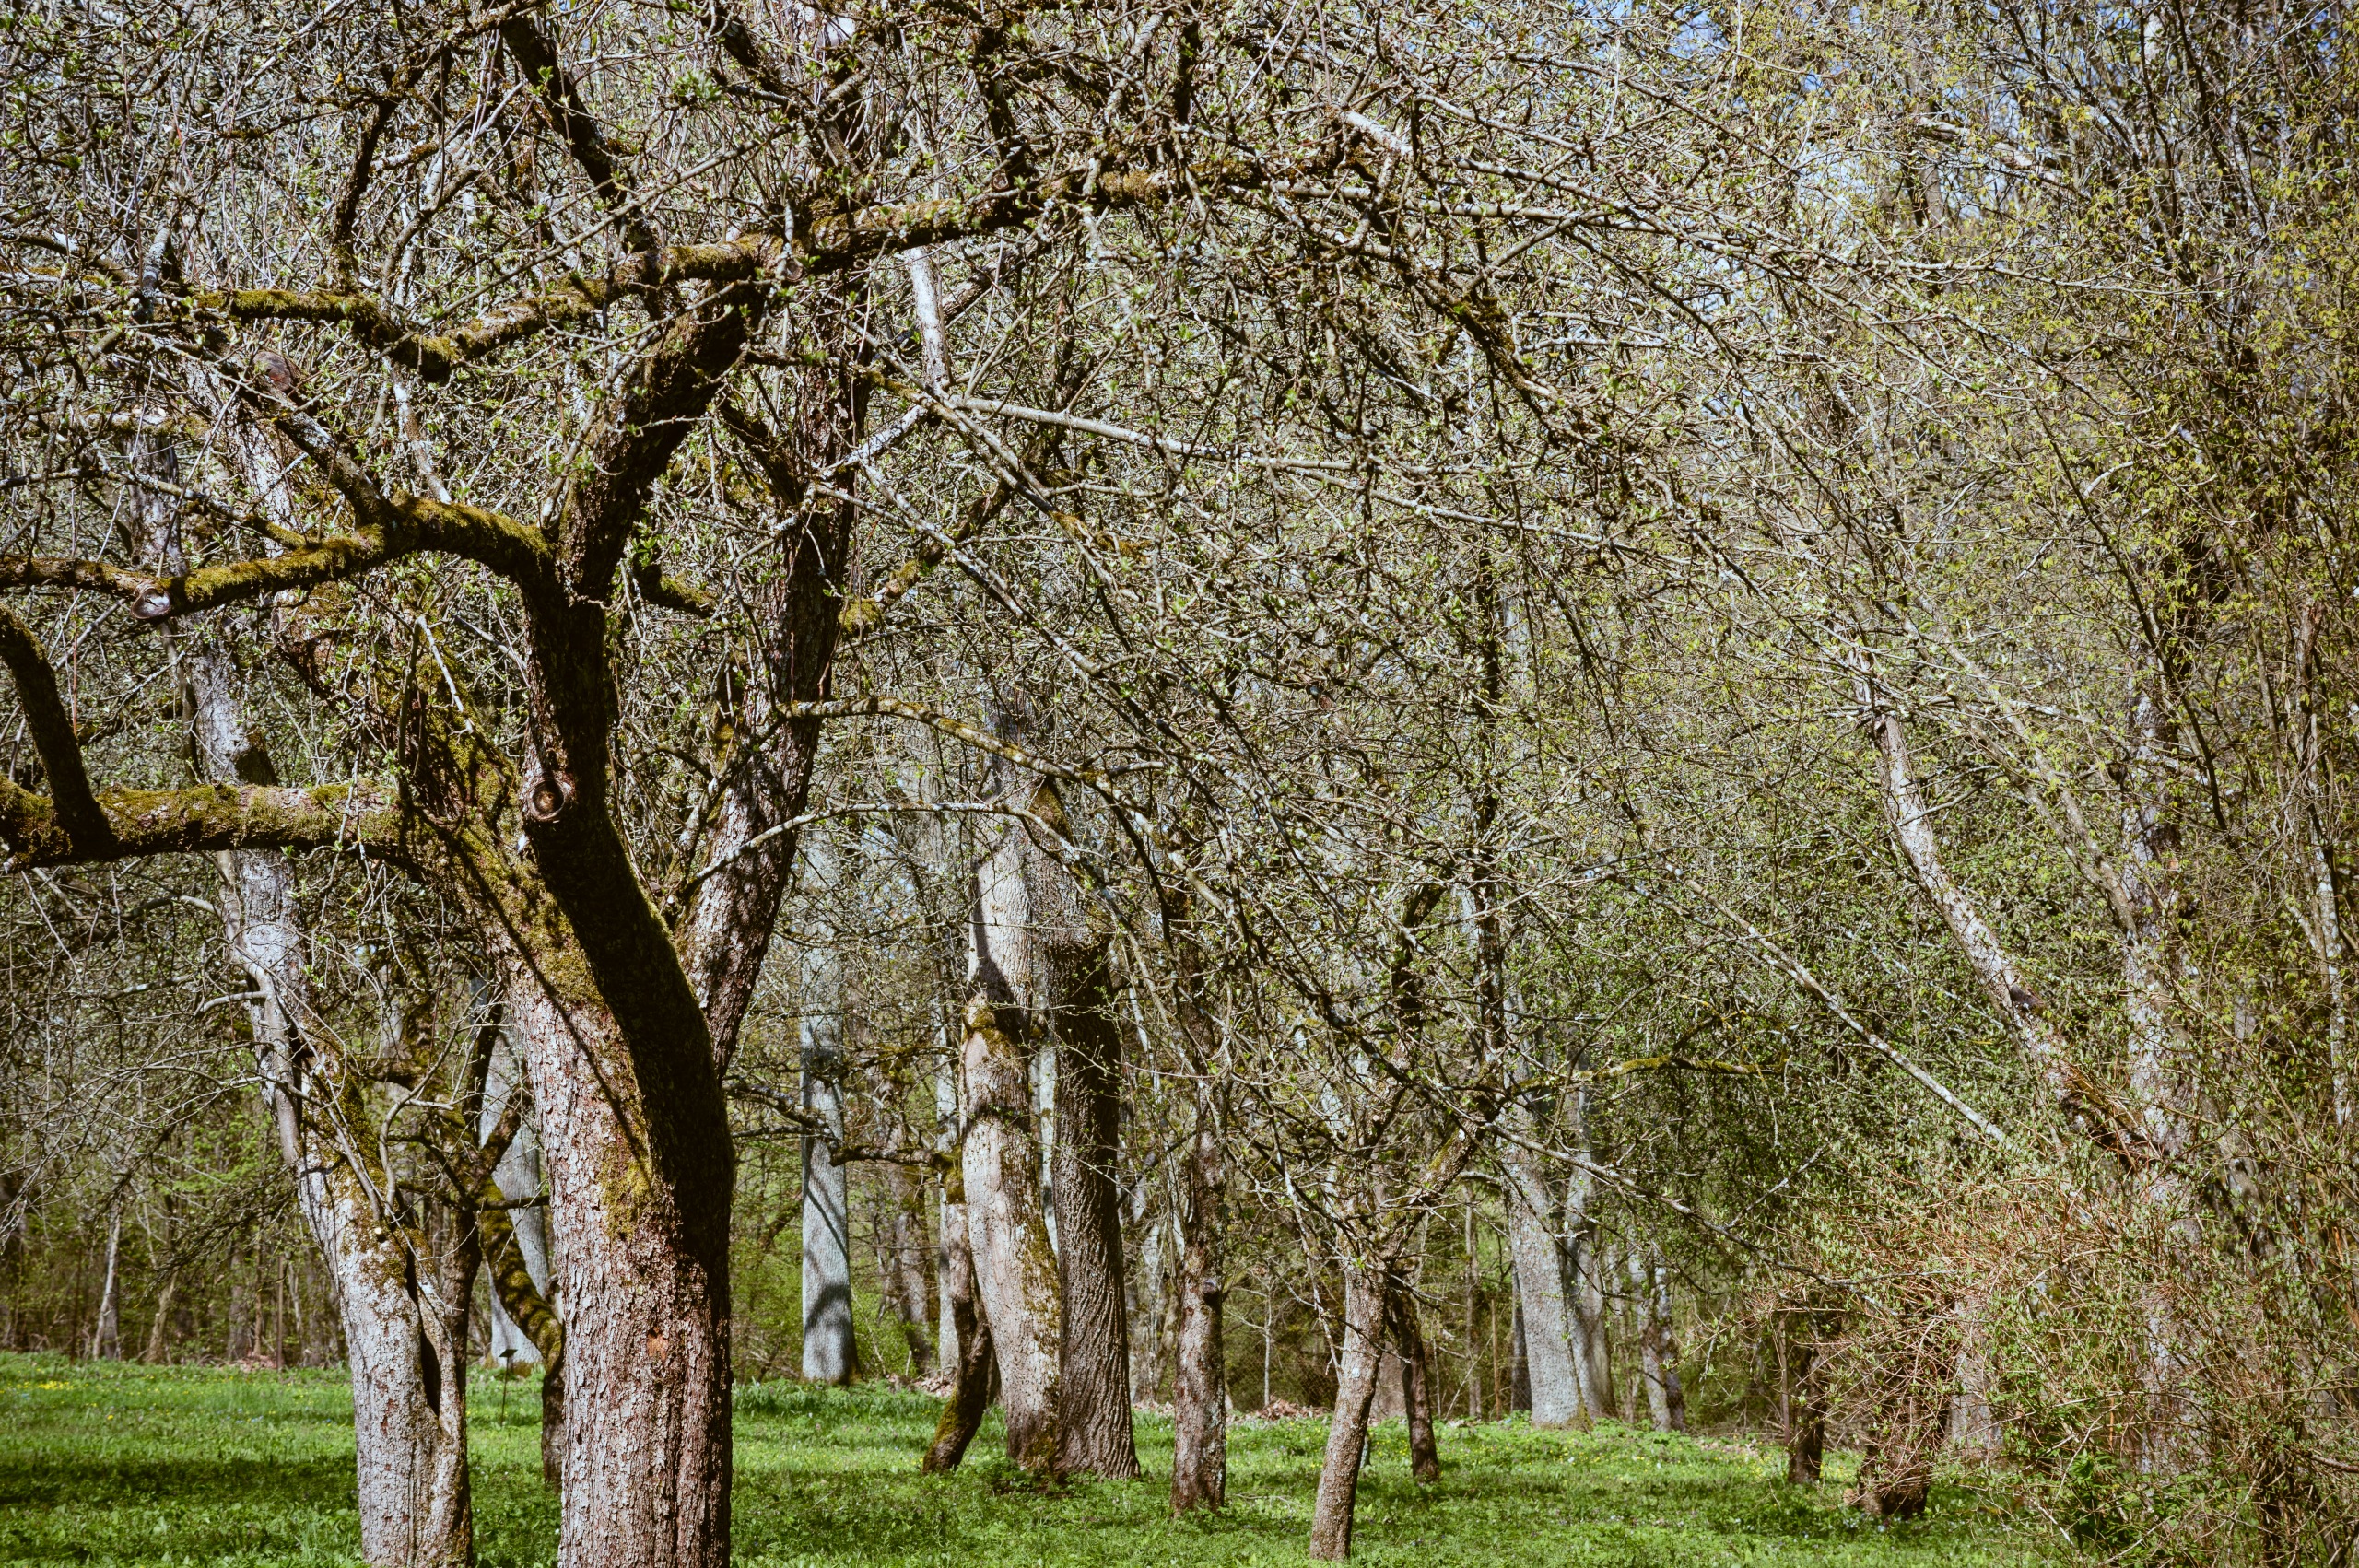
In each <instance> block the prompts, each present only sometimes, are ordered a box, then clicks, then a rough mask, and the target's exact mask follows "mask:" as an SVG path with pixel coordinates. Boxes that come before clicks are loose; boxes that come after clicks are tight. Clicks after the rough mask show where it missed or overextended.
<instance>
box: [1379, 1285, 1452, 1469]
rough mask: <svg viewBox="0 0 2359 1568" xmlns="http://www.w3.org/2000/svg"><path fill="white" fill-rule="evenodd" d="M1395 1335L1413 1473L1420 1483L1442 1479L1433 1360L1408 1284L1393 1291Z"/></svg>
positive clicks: (1392, 1306) (1392, 1323)
mask: <svg viewBox="0 0 2359 1568" xmlns="http://www.w3.org/2000/svg"><path fill="white" fill-rule="evenodd" d="M1391 1335H1392V1344H1393V1348H1394V1349H1395V1350H1397V1351H1398V1352H1400V1356H1401V1409H1402V1413H1403V1415H1404V1416H1406V1418H1407V1420H1408V1423H1409V1473H1410V1475H1411V1476H1412V1477H1413V1478H1414V1479H1415V1480H1416V1481H1417V1482H1418V1483H1419V1484H1420V1485H1425V1486H1430V1485H1432V1484H1433V1483H1434V1482H1435V1481H1438V1480H1441V1454H1440V1452H1439V1451H1438V1449H1437V1448H1436V1447H1435V1446H1434V1379H1433V1361H1432V1357H1431V1355H1430V1354H1429V1353H1428V1352H1427V1351H1426V1336H1425V1334H1424V1332H1423V1330H1421V1329H1420V1328H1418V1326H1417V1298H1416V1296H1415V1295H1414V1293H1411V1291H1410V1290H1409V1288H1408V1286H1407V1285H1406V1284H1400V1285H1396V1286H1395V1287H1394V1289H1393V1292H1392V1303H1391Z"/></svg>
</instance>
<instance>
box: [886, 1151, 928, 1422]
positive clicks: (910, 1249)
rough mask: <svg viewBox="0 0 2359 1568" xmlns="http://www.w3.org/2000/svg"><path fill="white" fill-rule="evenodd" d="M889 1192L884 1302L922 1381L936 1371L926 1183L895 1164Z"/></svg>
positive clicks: (890, 1167) (890, 1171)
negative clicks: (928, 1319) (930, 1319)
mask: <svg viewBox="0 0 2359 1568" xmlns="http://www.w3.org/2000/svg"><path fill="white" fill-rule="evenodd" d="M886 1172H887V1173H888V1175H887V1180H888V1181H889V1183H890V1188H891V1190H890V1191H889V1193H888V1194H887V1202H888V1203H889V1205H890V1207H889V1209H888V1211H886V1234H885V1238H884V1239H885V1246H884V1256H883V1258H881V1259H880V1261H881V1262H882V1263H883V1265H884V1267H883V1270H882V1272H883V1274H884V1276H885V1278H884V1281H883V1283H884V1286H885V1299H886V1302H887V1303H889V1304H890V1305H891V1306H892V1308H893V1316H895V1317H897V1318H898V1319H899V1320H900V1324H901V1338H902V1339H903V1340H905V1341H906V1342H907V1343H908V1345H909V1347H910V1372H911V1373H913V1374H915V1375H918V1376H920V1377H922V1376H924V1375H926V1374H927V1373H930V1372H932V1371H933V1334H932V1332H931V1331H930V1330H929V1329H928V1328H927V1327H926V1317H927V1316H928V1314H930V1313H931V1312H932V1311H933V1285H932V1283H931V1281H928V1280H927V1278H926V1272H927V1270H926V1254H927V1252H928V1251H929V1250H931V1247H930V1242H929V1238H928V1237H927V1235H926V1229H927V1227H926V1219H925V1211H926V1198H927V1195H926V1184H925V1182H924V1180H923V1179H922V1178H921V1176H919V1175H918V1173H917V1170H916V1169H915V1167H913V1166H910V1165H907V1164H900V1163H899V1162H898V1161H896V1162H894V1163H893V1164H888V1165H887V1166H886Z"/></svg>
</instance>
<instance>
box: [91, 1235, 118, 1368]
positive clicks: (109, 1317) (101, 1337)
mask: <svg viewBox="0 0 2359 1568" xmlns="http://www.w3.org/2000/svg"><path fill="white" fill-rule="evenodd" d="M122 1259H123V1205H122V1204H121V1203H116V1204H115V1205H113V1207H111V1209H109V1210H108V1211H107V1271H106V1283H105V1284H104V1285H103V1286H101V1287H100V1292H99V1322H98V1327H97V1328H96V1329H94V1330H93V1331H92V1333H91V1335H90V1354H91V1355H92V1356H94V1357H96V1358H98V1359H99V1360H101V1361H120V1360H122V1359H123V1303H122V1301H121V1299H120V1298H121V1289H122V1286H121V1281H122V1276H123V1269H122Z"/></svg>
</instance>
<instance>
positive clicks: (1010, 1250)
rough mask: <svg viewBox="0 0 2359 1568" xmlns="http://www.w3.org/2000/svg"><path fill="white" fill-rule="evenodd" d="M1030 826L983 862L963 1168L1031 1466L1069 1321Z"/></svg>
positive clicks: (1004, 1375)
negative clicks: (1041, 1079) (1035, 1075)
mask: <svg viewBox="0 0 2359 1568" xmlns="http://www.w3.org/2000/svg"><path fill="white" fill-rule="evenodd" d="M1000 721H1001V726H1002V728H1003V730H1008V731H1016V732H1020V731H1017V726H1016V724H1015V721H1014V718H1013V716H1012V715H1010V714H1005V713H1003V715H1002V716H1001V720H1000ZM1001 775H1002V782H1003V783H1004V784H1006V785H1007V787H1008V789H1007V792H1008V793H1011V794H1013V793H1015V792H1016V791H1017V790H1020V789H1021V787H1022V784H1023V783H1024V781H1025V779H1026V778H1027V777H1028V776H1022V775H1017V774H1015V773H1014V772H1013V771H1012V770H1010V769H1007V768H1003V769H1002V770H1001ZM1032 783H1033V793H1032V797H1031V800H1030V802H1029V803H1030V804H1032V805H1034V806H1036V807H1039V806H1042V805H1046V806H1047V809H1049V810H1050V811H1053V810H1054V809H1055V807H1054V803H1053V801H1052V800H1046V801H1044V799H1043V797H1045V796H1047V794H1048V791H1047V790H1045V789H1044V788H1042V787H1040V786H1039V783H1038V781H1037V780H1032ZM1030 832H1031V828H1030V827H1029V825H1027V824H1023V823H1018V822H1006V823H1003V824H1002V825H999V827H998V828H997V831H996V835H995V837H992V840H991V842H990V845H989V847H988V850H987V852H986V853H985V855H984V856H983V858H982V860H981V862H980V864H979V865H978V866H977V868H976V872H975V885H974V895H973V900H972V908H973V916H972V921H971V924H972V930H973V932H974V942H973V947H972V951H971V952H970V954H969V968H968V1002H967V1017H966V1024H967V1033H966V1040H965V1044H964V1047H963V1049H962V1052H961V1065H962V1067H963V1069H964V1072H965V1083H964V1092H963V1093H962V1094H960V1096H959V1098H960V1100H961V1102H962V1103H963V1104H964V1106H965V1107H966V1115H967V1129H966V1138H965V1141H964V1156H963V1160H962V1162H961V1163H962V1165H963V1171H964V1178H965V1186H966V1204H967V1238H968V1247H969V1248H970V1250H971V1251H972V1253H973V1255H974V1263H975V1286H976V1295H977V1298H978V1299H979V1300H980V1303H981V1305H982V1316H983V1318H984V1320H985V1321H987V1322H988V1323H989V1324H990V1325H991V1334H992V1345H993V1347H994V1349H995V1351H996V1353H997V1357H998V1363H999V1382H1000V1398H1001V1400H1002V1402H1003V1406H1004V1409H1005V1410H1006V1415H1007V1452H1008V1457H1010V1458H1012V1459H1014V1460H1015V1462H1016V1463H1017V1464H1019V1465H1022V1466H1023V1467H1024V1468H1026V1469H1035V1470H1048V1469H1051V1468H1052V1467H1053V1466H1054V1464H1055V1461H1056V1455H1057V1416H1058V1411H1059V1409H1060V1407H1061V1404H1062V1400H1061V1398H1060V1396H1059V1388H1058V1380H1059V1375H1060V1358H1059V1349H1060V1345H1061V1342H1062V1338H1063V1334H1064V1328H1063V1322H1062V1318H1063V1311H1062V1301H1061V1300H1060V1296H1059V1289H1060V1285H1059V1281H1058V1277H1057V1259H1056V1255H1055V1252H1054V1251H1053V1249H1052V1248H1051V1246H1050V1241H1049V1227H1048V1216H1047V1211H1046V1206H1045V1204H1044V1203H1043V1202H1042V1200H1041V1192H1040V1170H1041V1162H1040V1146H1039V1121H1038V1119H1037V1117H1035V1115H1034V1110H1033V1105H1032V1071H1031V1068H1032V1061H1031V1058H1032V1052H1033V1050H1034V1048H1035V1047H1036V1045H1037V1043H1038V1041H1039V1036H1040V1033H1041V1029H1040V1024H1041V1023H1042V1022H1044V1021H1045V1019H1046V1016H1047V1014H1048V1011H1049V1009H1048V1007H1047V1006H1046V1005H1045V1003H1046V1000H1047V994H1048V988H1049V977H1048V975H1046V974H1045V973H1043V968H1044V965H1042V963H1041V962H1040V958H1041V954H1040V953H1039V946H1040V943H1039V941H1038V938H1037V936H1036V933H1035V929H1034V928H1035V923H1036V917H1035V909H1036V905H1037V904H1038V903H1039V901H1040V895H1041V894H1042V892H1043V891H1044V888H1043V886H1042V883H1043V881H1044V879H1043V878H1042V876H1041V875H1040V872H1039V870H1038V869H1037V867H1036V866H1034V865H1033V864H1032V863H1031V862H1033V861H1035V860H1038V859H1039V852H1038V851H1037V850H1036V849H1034V848H1032V846H1031V845H1030V843H1029V834H1030ZM1050 870H1051V871H1052V872H1054V873H1055V874H1056V875H1057V876H1063V875H1064V874H1065V873H1064V872H1063V871H1062V868H1056V867H1051V868H1050ZM1027 873H1028V874H1027ZM1126 1392H1127V1391H1126Z"/></svg>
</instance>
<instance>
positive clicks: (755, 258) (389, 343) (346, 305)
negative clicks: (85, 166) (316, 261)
mask: <svg viewBox="0 0 2359 1568" xmlns="http://www.w3.org/2000/svg"><path fill="white" fill-rule="evenodd" d="M783 253H784V248H783V247H782V246H781V245H780V242H779V240H778V238H777V237H776V236H774V235H769V234H749V235H745V236H744V237H742V238H739V239H735V240H710V241H706V242H703V243H699V244H693V245H670V246H666V247H664V248H663V250H661V251H659V252H653V253H652V254H645V253H640V254H633V255H630V256H627V257H625V258H624V259H623V260H622V261H620V262H619V263H616V265H615V266H614V267H613V268H612V269H611V270H610V271H608V272H607V273H605V274H604V275H603V276H600V277H569V278H566V279H565V280H563V281H562V282H559V283H557V284H556V285H554V286H553V287H548V288H544V289H536V290H534V292H532V293H530V294H522V295H518V296H517V297H516V298H513V299H509V300H504V301H502V302H501V303H499V304H498V305H495V306H493V307H492V308H491V309H489V310H486V311H484V312H483V313H482V314H481V315H479V316H476V317H475V318H474V319H473V320H471V321H467V322H462V323H461V324H460V325H458V326H455V327H452V328H451V329H450V330H449V331H447V332H442V333H430V332H426V331H423V330H420V329H418V328H417V327H414V326H412V325H410V324H409V323H407V322H404V321H402V320H401V319H400V318H399V317H398V316H396V315H395V314H394V313H393V311H392V310H390V309H389V308H388V307H387V306H386V305H385V304H384V302H383V301H382V300H380V299H377V298H373V297H371V296H370V295H367V294H362V293H359V292H358V291H354V290H346V289H333V288H239V289H224V290H219V291H217V292H214V293H208V294H199V295H195V296H194V297H193V298H191V300H190V303H191V304H192V305H193V306H194V308H195V309H196V310H198V311H199V312H200V313H202V314H206V315H212V316H219V317H227V318H228V319H229V320H231V321H236V322H317V323H319V324H321V325H323V326H341V327H343V328H345V329H346V331H348V332H350V333H352V335H353V336H354V337H356V338H358V339H359V340H360V341H361V342H362V343H364V344H366V345H369V346H370V347H371V348H374V349H376V350H377V351H378V352H379V353H381V354H382V355H384V356H385V357H386V358H388V359H390V360H392V361H393V363H394V364H396V365H399V366H401V367H403V368H404V369H408V370H411V371H414V372H416V373H417V378H418V379H419V380H422V381H428V382H440V381H447V380H450V379H451V377H452V375H453V374H454V373H455V372H456V371H458V370H459V369H460V368H461V367H463V366H465V365H470V364H473V363H474V362H475V361H476V360H479V359H483V358H487V357H490V356H491V355H493V354H496V353H498V352H499V350H501V349H503V348H506V347H509V346H510V345H513V344H517V343H521V342H522V341H523V340H525V339H526V338H529V337H532V336H534V335H535V334H537V333H542V332H546V330H548V329H549V328H551V327H560V326H566V325H569V324H571V323H572V322H579V321H583V320H586V319H587V318H589V317H591V316H593V315H595V314H597V313H598V312H599V311H601V310H606V309H607V308H609V307H610V306H612V305H613V304H614V303H615V302H616V300H618V299H621V298H626V297H628V296H629V295H632V294H636V293H641V292H644V291H646V290H648V289H651V288H660V287H664V286H666V285H669V284H674V283H686V282H691V281H704V282H713V283H734V282H737V281H739V280H741V279H744V278H748V277H751V276H753V275H755V274H757V273H758V272H761V271H762V270H764V269H765V268H766V267H769V266H770V265H772V264H774V263H777V262H778V261H779V260H780V257H781V256H782V254H783Z"/></svg>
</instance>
